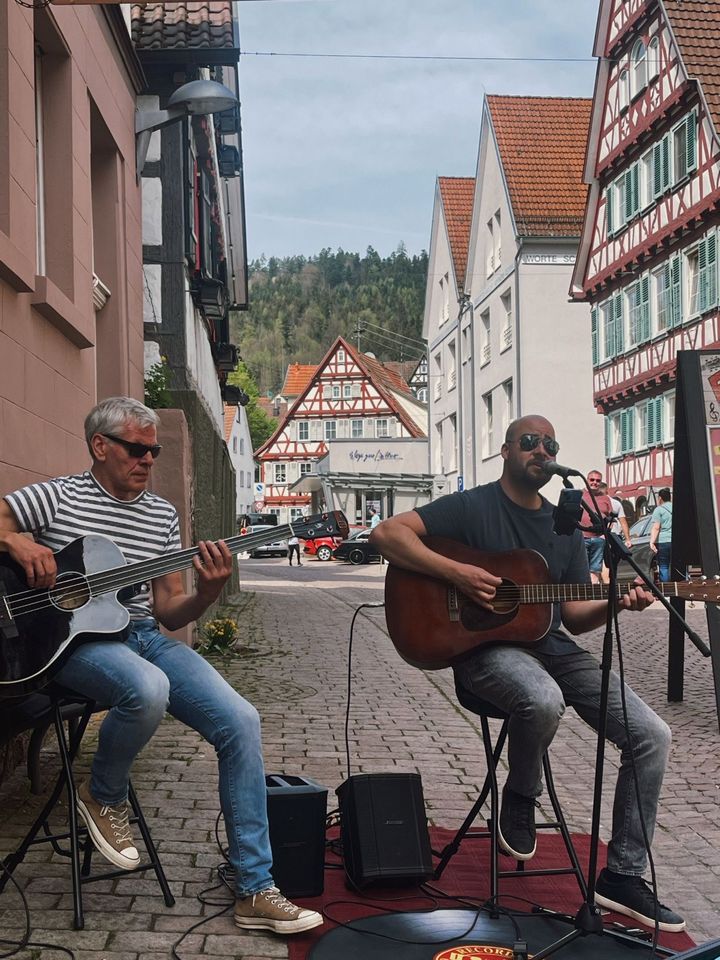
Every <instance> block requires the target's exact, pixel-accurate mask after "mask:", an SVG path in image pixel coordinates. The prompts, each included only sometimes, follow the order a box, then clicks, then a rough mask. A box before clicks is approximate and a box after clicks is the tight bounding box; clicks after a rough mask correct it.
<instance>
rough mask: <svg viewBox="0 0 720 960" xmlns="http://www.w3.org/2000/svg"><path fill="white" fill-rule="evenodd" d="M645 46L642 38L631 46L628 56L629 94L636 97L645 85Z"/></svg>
mask: <svg viewBox="0 0 720 960" xmlns="http://www.w3.org/2000/svg"><path fill="white" fill-rule="evenodd" d="M647 76H648V71H647V47H646V46H645V43H644V42H643V41H642V40H638V42H637V43H636V44H635V46H634V47H633V51H632V55H631V57H630V96H631V97H637V96H638V94H640V93H642V91H643V90H644V89H645V87H646V86H647Z"/></svg>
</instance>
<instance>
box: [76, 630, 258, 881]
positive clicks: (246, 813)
mask: <svg viewBox="0 0 720 960" xmlns="http://www.w3.org/2000/svg"><path fill="white" fill-rule="evenodd" d="M57 680H58V681H59V682H60V683H61V684H63V686H66V687H69V688H70V689H72V690H76V691H77V692H78V693H81V694H83V695H84V696H87V697H91V698H92V699H94V700H97V701H98V703H102V704H103V705H106V706H109V707H111V709H110V711H109V713H108V714H107V717H106V718H105V720H103V723H102V725H101V727H100V733H99V736H98V748H97V752H96V754H95V757H94V759H93V763H92V771H91V780H90V792H91V793H92V795H93V797H94V798H95V799H96V800H97V801H99V802H100V803H107V804H114V803H118V802H120V801H123V800H124V799H125V798H126V797H127V789H128V779H129V777H130V767H131V766H132V763H133V761H134V760H135V757H136V756H137V755H138V754H139V753H140V751H141V750H142V748H143V747H144V746H145V744H146V743H147V742H148V741H149V740H150V738H151V737H152V735H153V734H154V732H155V730H156V729H157V727H158V725H159V723H160V721H161V720H162V718H163V716H164V715H165V711H166V710H167V711H168V712H169V713H170V714H171V715H172V716H173V717H176V718H177V719H178V720H180V721H182V722H183V723H185V724H187V725H188V726H189V727H192V729H193V730H197V732H198V733H200V734H201V735H202V736H203V737H204V738H205V739H206V740H207V741H208V742H209V743H211V744H212V745H213V747H214V748H215V751H216V753H217V757H218V767H219V780H220V807H221V809H222V813H223V817H224V819H225V829H226V831H227V836H228V843H229V859H230V862H231V864H232V865H233V867H234V868H235V875H236V886H237V893H238V896H248V895H249V894H252V893H258V892H259V891H260V890H266V889H267V888H268V887H271V886H273V879H272V876H271V874H270V868H271V866H272V852H271V850H270V837H269V832H268V820H267V790H266V786H265V770H264V766H263V758H262V744H261V739H260V718H259V716H258V713H257V710H256V709H255V707H253V706H252V704H250V703H248V701H247V700H244V699H243V698H242V697H241V696H240V694H239V693H237V692H236V691H235V690H233V688H232V687H231V686H230V684H228V683H227V682H226V681H225V680H224V679H223V678H222V677H221V676H220V674H219V673H218V672H217V670H215V668H214V667H212V666H211V665H210V664H209V663H208V662H207V661H206V660H205V659H204V658H203V657H201V656H200V654H198V653H196V652H195V651H194V650H191V649H190V647H188V646H186V645H185V644H184V643H180V642H178V641H177V640H171V639H170V638H169V637H166V636H165V635H164V634H162V633H161V632H160V631H159V629H158V625H157V623H156V621H155V620H152V619H148V620H139V621H134V622H133V624H132V630H131V633H130V637H129V639H128V640H127V642H126V643H121V642H120V641H117V640H102V641H95V642H91V643H84V644H82V645H81V646H79V647H78V648H77V650H75V652H74V653H73V654H72V656H71V657H70V658H69V659H68V661H67V663H66V664H65V666H64V667H63V668H62V670H60V672H59V673H58V676H57Z"/></svg>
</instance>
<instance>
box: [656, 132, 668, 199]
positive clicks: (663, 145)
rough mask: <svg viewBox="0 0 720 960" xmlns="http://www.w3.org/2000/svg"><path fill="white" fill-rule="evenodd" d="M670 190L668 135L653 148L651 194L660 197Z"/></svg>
mask: <svg viewBox="0 0 720 960" xmlns="http://www.w3.org/2000/svg"><path fill="white" fill-rule="evenodd" d="M669 188H670V134H666V135H665V136H664V137H663V138H662V140H658V142H657V143H656V144H655V145H654V147H653V193H654V194H655V197H656V198H657V197H659V196H662V194H663V193H665V191H666V190H668V189H669Z"/></svg>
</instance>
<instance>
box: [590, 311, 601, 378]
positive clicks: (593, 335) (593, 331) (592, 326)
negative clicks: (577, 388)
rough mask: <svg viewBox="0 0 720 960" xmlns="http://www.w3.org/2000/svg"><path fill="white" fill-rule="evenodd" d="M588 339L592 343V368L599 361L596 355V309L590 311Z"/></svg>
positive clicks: (597, 354)
mask: <svg viewBox="0 0 720 960" xmlns="http://www.w3.org/2000/svg"><path fill="white" fill-rule="evenodd" d="M590 337H591V342H592V364H593V366H594V367H596V366H597V364H598V360H599V353H598V346H599V344H598V311H597V307H593V308H592V310H591V311H590Z"/></svg>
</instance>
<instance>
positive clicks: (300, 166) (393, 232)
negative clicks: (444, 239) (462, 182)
mask: <svg viewBox="0 0 720 960" xmlns="http://www.w3.org/2000/svg"><path fill="white" fill-rule="evenodd" d="M597 10H598V0H535V2H533V3H531V2H530V0H239V2H238V3H237V11H238V19H239V25H240V46H241V51H242V53H241V57H240V99H241V117H242V128H243V159H244V174H245V202H246V217H247V242H248V259H250V260H253V259H256V258H258V257H260V256H261V255H265V256H266V257H270V256H276V257H284V256H291V255H295V254H303V255H305V256H312V255H313V254H316V253H319V252H320V250H322V249H323V248H324V247H329V248H330V249H331V250H336V249H337V248H338V247H342V248H343V249H344V250H348V251H357V252H360V253H364V252H365V250H366V249H367V247H368V246H372V247H374V248H375V250H377V251H378V253H380V254H381V256H387V255H388V254H390V253H392V252H393V251H394V250H396V249H397V247H398V245H399V244H400V243H403V244H404V245H405V247H406V249H407V252H408V253H409V254H415V253H419V252H420V251H421V250H427V249H428V247H429V244H430V228H431V221H432V209H433V201H434V194H435V182H436V178H437V177H438V176H474V174H475V166H476V162H477V150H478V138H479V132H480V120H481V112H482V102H483V97H484V95H485V94H486V93H491V94H493V93H494V94H517V95H522V96H572V97H591V96H592V92H593V84H594V79H595V65H596V61H595V59H594V58H593V56H592V48H593V42H594V35H595V25H596V20H597ZM256 54H274V56H257V55H256ZM280 54H303V56H287V55H284V56H281V55H280ZM329 54H332V55H333V56H327V55H329ZM338 54H344V55H349V54H354V55H358V54H363V55H374V56H375V57H376V59H364V58H351V57H348V56H337V55H338ZM398 56H404V57H413V58H426V59H393V58H394V57H398ZM378 57H382V58H383V59H377V58H378ZM460 57H474V58H477V57H483V58H524V59H500V60H497V59H485V60H481V61H477V60H473V61H470V60H460V59H454V60H447V59H430V58H460ZM533 58H535V62H533ZM537 58H550V60H549V61H548V60H547V59H545V60H542V61H541V60H538V59H537ZM563 61H564V62H563ZM568 61H577V62H568Z"/></svg>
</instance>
